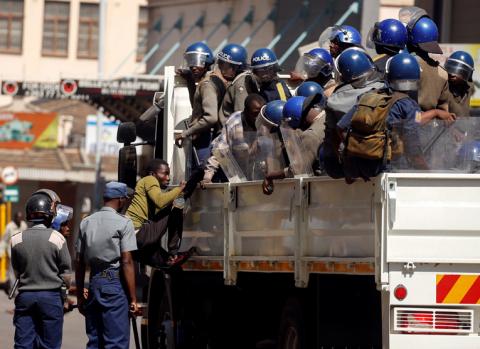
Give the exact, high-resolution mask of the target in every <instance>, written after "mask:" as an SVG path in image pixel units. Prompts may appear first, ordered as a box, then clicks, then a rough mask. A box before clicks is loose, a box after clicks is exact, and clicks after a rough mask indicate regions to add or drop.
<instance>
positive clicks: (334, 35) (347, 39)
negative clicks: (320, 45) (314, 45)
mask: <svg viewBox="0 0 480 349" xmlns="http://www.w3.org/2000/svg"><path fill="white" fill-rule="evenodd" d="M329 40H330V44H329V49H330V54H331V55H332V57H333V58H337V57H338V56H339V55H340V53H342V52H343V51H345V50H346V49H347V48H350V47H361V45H362V36H361V35H360V33H359V32H358V30H357V29H355V28H354V27H352V26H350V25H340V26H334V27H333V28H332V32H331V35H330V38H329Z"/></svg>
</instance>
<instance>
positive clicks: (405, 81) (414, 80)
mask: <svg viewBox="0 0 480 349" xmlns="http://www.w3.org/2000/svg"><path fill="white" fill-rule="evenodd" d="M385 76H386V80H387V83H388V85H389V86H390V88H392V89H393V90H395V91H402V92H409V91H417V90H418V82H419V80H420V66H419V65H418V62H417V60H416V59H415V57H413V56H412V55H410V54H408V53H399V54H398V55H395V56H393V57H392V58H390V59H389V60H388V61H387V66H386V73H385Z"/></svg>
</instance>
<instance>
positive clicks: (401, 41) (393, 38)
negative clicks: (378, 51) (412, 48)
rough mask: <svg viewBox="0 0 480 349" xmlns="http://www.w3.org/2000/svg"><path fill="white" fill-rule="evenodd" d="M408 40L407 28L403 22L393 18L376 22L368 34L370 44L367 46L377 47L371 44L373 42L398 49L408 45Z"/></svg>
mask: <svg viewBox="0 0 480 349" xmlns="http://www.w3.org/2000/svg"><path fill="white" fill-rule="evenodd" d="M407 40H408V34H407V29H406V28H405V26H404V25H403V23H402V22H400V21H399V20H397V19H392V18H391V19H385V20H383V21H381V22H377V23H375V25H374V27H373V28H372V30H371V31H370V34H369V36H368V41H369V44H367V46H369V47H371V48H375V47H372V46H371V45H370V42H372V43H374V44H375V45H378V46H382V47H385V46H386V47H387V48H393V49H396V50H395V51H398V50H399V49H403V48H404V47H405V46H406V45H407Z"/></svg>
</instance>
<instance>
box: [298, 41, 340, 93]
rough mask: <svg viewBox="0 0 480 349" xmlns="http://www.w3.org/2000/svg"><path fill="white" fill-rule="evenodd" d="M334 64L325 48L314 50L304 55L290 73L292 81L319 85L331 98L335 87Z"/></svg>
mask: <svg viewBox="0 0 480 349" xmlns="http://www.w3.org/2000/svg"><path fill="white" fill-rule="evenodd" d="M333 69H334V63H333V58H332V56H331V55H330V53H329V52H328V51H327V50H326V49H324V48H314V49H312V50H310V51H308V52H306V53H304V54H303V55H302V56H301V57H300V58H299V59H298V62H297V64H296V65H295V71H293V72H292V73H290V75H291V79H292V80H294V81H295V80H305V81H311V82H315V83H318V84H319V85H320V86H321V87H322V88H324V89H325V94H326V96H327V97H328V96H330V94H331V92H333V88H334V87H335V79H333Z"/></svg>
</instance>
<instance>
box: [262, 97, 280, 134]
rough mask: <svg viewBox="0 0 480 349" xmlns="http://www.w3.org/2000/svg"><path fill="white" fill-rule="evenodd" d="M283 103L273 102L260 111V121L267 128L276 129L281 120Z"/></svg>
mask: <svg viewBox="0 0 480 349" xmlns="http://www.w3.org/2000/svg"><path fill="white" fill-rule="evenodd" d="M284 105H285V102H284V101H280V100H275V101H271V102H268V103H267V104H266V105H264V106H263V107H262V109H260V118H261V121H262V122H263V123H264V124H265V125H267V126H268V127H270V128H272V127H278V126H280V123H281V122H282V118H283V107H284Z"/></svg>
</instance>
